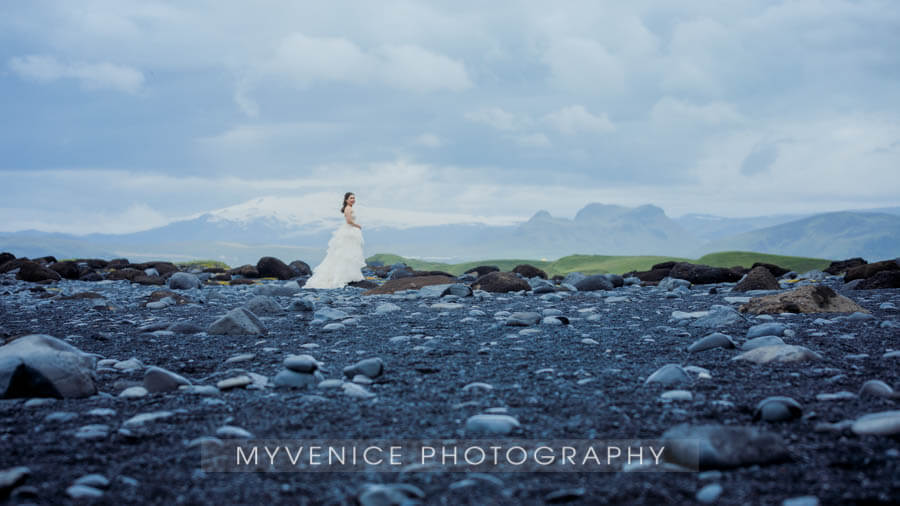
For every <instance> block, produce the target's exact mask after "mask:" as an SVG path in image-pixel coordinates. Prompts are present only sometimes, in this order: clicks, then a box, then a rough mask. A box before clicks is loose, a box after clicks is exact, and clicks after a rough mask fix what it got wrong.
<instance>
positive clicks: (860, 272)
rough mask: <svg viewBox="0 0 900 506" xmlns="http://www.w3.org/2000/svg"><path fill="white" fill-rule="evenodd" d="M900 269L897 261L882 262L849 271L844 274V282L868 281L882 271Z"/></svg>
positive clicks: (860, 266)
mask: <svg viewBox="0 0 900 506" xmlns="http://www.w3.org/2000/svg"><path fill="white" fill-rule="evenodd" d="M898 269H900V264H898V262H897V260H896V259H895V260H882V261H881V262H875V263H871V264H865V265H859V266H857V267H851V268H849V269H847V273H846V274H844V282H848V281H853V280H854V279H868V278H871V277H872V276H874V275H875V274H878V273H879V272H882V271H896V270H898Z"/></svg>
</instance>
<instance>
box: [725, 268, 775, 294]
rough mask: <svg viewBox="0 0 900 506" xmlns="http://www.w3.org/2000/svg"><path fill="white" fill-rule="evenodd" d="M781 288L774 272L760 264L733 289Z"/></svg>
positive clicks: (741, 290)
mask: <svg viewBox="0 0 900 506" xmlns="http://www.w3.org/2000/svg"><path fill="white" fill-rule="evenodd" d="M779 288H781V286H779V284H778V280H777V279H775V276H773V275H772V272H771V271H770V270H769V269H768V268H766V267H764V266H762V265H760V266H758V267H754V268H753V269H751V270H750V272H748V273H747V277H745V278H744V279H742V280H741V281H740V282H739V283H738V284H737V285H735V286H734V288H733V289H732V291H735V292H749V291H750V290H778V289H779Z"/></svg>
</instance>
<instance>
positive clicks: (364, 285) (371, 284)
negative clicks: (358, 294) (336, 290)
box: [347, 279, 378, 290]
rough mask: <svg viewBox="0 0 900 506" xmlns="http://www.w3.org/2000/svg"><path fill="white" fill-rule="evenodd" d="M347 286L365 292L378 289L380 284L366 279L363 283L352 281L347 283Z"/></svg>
mask: <svg viewBox="0 0 900 506" xmlns="http://www.w3.org/2000/svg"><path fill="white" fill-rule="evenodd" d="M347 286H352V287H353V288H363V289H365V290H372V289H374V288H378V283H375V282H374V281H369V280H368V279H364V280H362V281H351V282H349V283H347Z"/></svg>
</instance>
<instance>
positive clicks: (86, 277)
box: [78, 271, 103, 281]
mask: <svg viewBox="0 0 900 506" xmlns="http://www.w3.org/2000/svg"><path fill="white" fill-rule="evenodd" d="M78 280H79V281H103V276H101V275H100V274H99V273H97V272H96V271H90V272H87V273H84V274H82V275H81V277H79V278H78Z"/></svg>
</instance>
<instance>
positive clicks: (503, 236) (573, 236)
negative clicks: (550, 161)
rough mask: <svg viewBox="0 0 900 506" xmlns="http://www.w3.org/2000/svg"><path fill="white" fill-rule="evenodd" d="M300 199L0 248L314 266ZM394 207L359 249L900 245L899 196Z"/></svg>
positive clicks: (427, 254)
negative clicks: (795, 209) (759, 202)
mask: <svg viewBox="0 0 900 506" xmlns="http://www.w3.org/2000/svg"><path fill="white" fill-rule="evenodd" d="M312 207H313V206H311V205H309V204H308V203H304V202H303V201H302V199H284V198H277V199H276V198H262V199H254V200H252V201H248V202H245V203H243V204H240V205H238V206H233V207H230V208H225V209H220V210H217V211H212V212H209V213H204V214H201V215H198V216H194V217H192V218H190V219H186V220H182V221H177V222H173V223H170V224H168V225H166V226H163V227H159V228H155V229H151V230H146V231H143V232H136V233H131V234H116V235H114V234H90V235H84V236H76V235H68V234H60V233H46V232H40V231H25V232H14V233H0V251H10V252H12V253H13V254H15V255H17V256H28V257H38V256H44V255H55V256H56V257H58V258H74V257H81V258H85V257H100V258H114V257H125V258H129V259H131V260H134V261H141V260H152V259H171V260H175V261H181V260H190V259H198V258H203V259H214V260H220V261H223V262H226V263H228V264H229V265H241V264H245V263H255V262H256V260H258V259H259V258H260V257H262V256H267V255H272V256H277V257H279V258H282V259H283V260H285V261H291V260H297V259H301V260H305V261H306V262H308V263H310V264H311V265H315V264H317V263H318V262H319V261H320V260H321V259H322V257H323V256H324V253H325V247H326V245H327V243H328V239H329V237H330V235H331V231H332V230H334V228H335V227H337V226H338V224H339V223H340V217H339V216H335V215H336V214H337V213H333V214H330V215H326V216H322V215H321V214H320V215H314V214H313V213H312V212H309V209H310V208H312ZM398 216H399V215H398V213H397V212H396V211H392V210H388V209H375V210H372V213H371V214H363V215H362V216H361V222H362V223H363V224H364V226H365V228H364V230H363V234H364V238H365V241H366V254H367V255H370V254H374V253H382V252H390V253H396V254H399V255H403V256H405V257H410V258H426V259H434V260H441V261H448V262H458V261H467V260H474V259H486V258H504V257H505V258H509V257H513V258H534V259H541V258H546V259H555V258H559V257H562V256H565V255H570V254H599V255H664V256H684V257H691V258H697V257H699V256H702V255H703V254H706V253H710V252H715V251H728V250H745V251H757V252H760V253H773V254H782V255H795V256H809V257H817V258H829V259H843V258H849V257H854V256H861V257H863V258H866V259H868V260H880V259H884V258H894V257H897V256H900V207H892V208H882V209H874V210H860V211H842V212H835V213H824V214H817V215H774V216H761V217H753V218H726V217H720V216H712V215H702V214H689V215H685V216H682V217H680V218H677V219H672V218H670V217H668V216H667V215H666V214H665V212H664V211H663V210H662V209H660V208H659V207H656V206H654V205H643V206H639V207H634V208H630V207H623V206H616V205H605V204H599V203H592V204H588V205H586V206H585V207H584V208H582V209H581V210H580V211H578V213H577V214H576V215H575V217H574V218H573V219H568V218H560V217H554V216H552V215H551V214H550V213H548V212H547V211H538V212H537V213H535V214H534V216H532V217H531V219H529V220H527V221H525V222H520V223H515V224H497V223H471V222H468V223H467V222H465V221H464V220H463V219H462V218H460V217H459V216H452V215H446V216H444V215H432V216H428V217H426V220H425V222H426V223H432V224H427V225H421V226H414V227H408V226H405V225H404V224H403V223H402V222H401V221H399V220H398V219H397V217H398ZM448 221H449V222H450V224H435V223H439V222H448ZM454 221H455V223H454Z"/></svg>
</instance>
